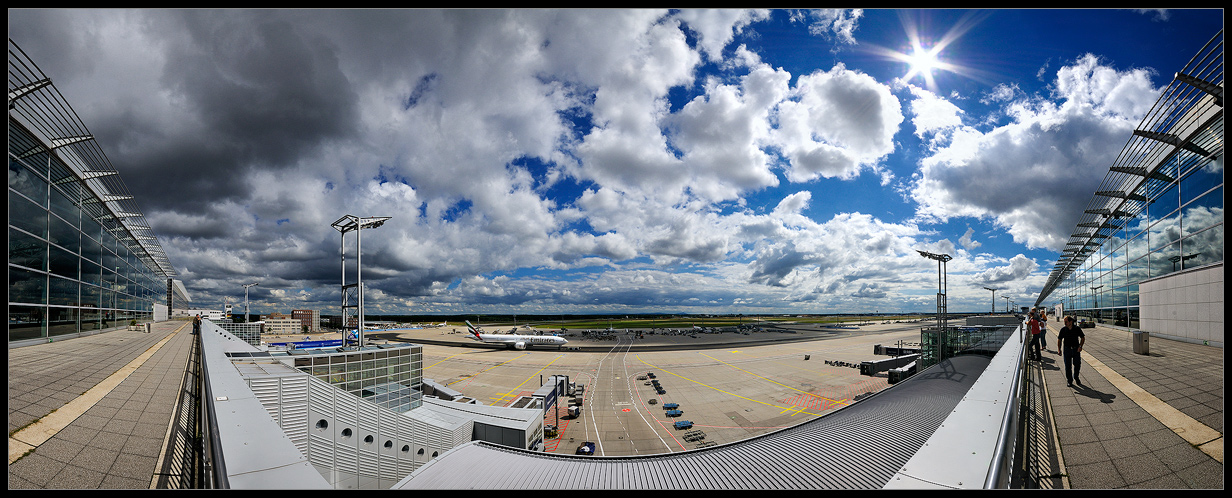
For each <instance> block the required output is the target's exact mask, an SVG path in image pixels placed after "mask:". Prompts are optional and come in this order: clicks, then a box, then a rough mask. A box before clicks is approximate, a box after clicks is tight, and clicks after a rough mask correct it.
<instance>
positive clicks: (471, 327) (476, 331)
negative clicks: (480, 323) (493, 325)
mask: <svg viewBox="0 0 1232 498" xmlns="http://www.w3.org/2000/svg"><path fill="white" fill-rule="evenodd" d="M466 328H467V329H469V330H470V331H471V335H474V336H475V338H476V339H479V329H477V328H475V326H474V325H471V321H470V320H467V321H466Z"/></svg>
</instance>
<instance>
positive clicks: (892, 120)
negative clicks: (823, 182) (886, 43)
mask: <svg viewBox="0 0 1232 498" xmlns="http://www.w3.org/2000/svg"><path fill="white" fill-rule="evenodd" d="M792 97H793V98H792V99H791V100H787V101H784V102H783V103H781V104H779V110H778V113H777V115H776V118H777V120H778V125H779V126H778V128H777V129H776V130H775V133H774V137H775V141H776V143H777V144H778V146H779V147H780V148H781V149H782V150H783V153H784V155H785V156H786V157H787V159H788V161H789V167H788V171H787V177H788V179H789V180H791V181H793V182H805V181H810V180H813V179H816V178H851V177H853V176H855V175H857V174H858V173H859V172H860V170H861V169H862V168H864V167H866V166H872V165H874V164H875V163H876V162H877V161H878V160H879V159H881V158H882V157H884V156H885V155H887V154H889V153H890V152H892V151H893V150H894V142H893V137H894V134H895V133H896V132H897V131H898V126H899V124H900V123H902V121H903V114H902V107H901V105H900V104H899V102H898V99H897V98H895V97H894V95H893V94H891V93H890V90H889V87H887V86H886V85H884V84H882V83H878V82H877V81H876V80H874V79H873V78H871V77H869V76H868V75H866V74H863V73H859V72H856V71H851V70H848V69H847V68H846V67H845V66H844V65H843V64H838V65H835V66H834V67H833V68H832V69H830V71H826V72H821V71H817V72H813V73H811V74H807V75H802V76H800V77H799V78H798V80H797V85H796V88H795V89H794V90H793V93H792Z"/></svg>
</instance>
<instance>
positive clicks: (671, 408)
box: [663, 403, 680, 410]
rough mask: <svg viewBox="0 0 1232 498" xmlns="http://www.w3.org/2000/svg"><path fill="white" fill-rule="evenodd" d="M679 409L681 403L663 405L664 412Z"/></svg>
mask: <svg viewBox="0 0 1232 498" xmlns="http://www.w3.org/2000/svg"><path fill="white" fill-rule="evenodd" d="M677 408H680V404H679V403H663V409H664V410H675V409H677Z"/></svg>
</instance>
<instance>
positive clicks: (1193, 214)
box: [1181, 186, 1223, 235]
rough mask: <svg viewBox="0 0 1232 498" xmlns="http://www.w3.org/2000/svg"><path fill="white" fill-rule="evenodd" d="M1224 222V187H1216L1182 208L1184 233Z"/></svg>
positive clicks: (1187, 233) (1182, 229)
mask: <svg viewBox="0 0 1232 498" xmlns="http://www.w3.org/2000/svg"><path fill="white" fill-rule="evenodd" d="M1220 223H1223V187H1222V186H1219V187H1216V188H1215V189H1214V190H1210V191H1209V193H1207V194H1206V195H1204V196H1202V197H1199V198H1197V199H1194V201H1193V202H1190V203H1189V204H1188V205H1186V206H1185V207H1184V208H1181V232H1182V233H1183V234H1184V235H1189V234H1192V233H1197V232H1200V231H1202V230H1205V229H1207V228H1209V227H1212V226H1215V225H1217V224H1220Z"/></svg>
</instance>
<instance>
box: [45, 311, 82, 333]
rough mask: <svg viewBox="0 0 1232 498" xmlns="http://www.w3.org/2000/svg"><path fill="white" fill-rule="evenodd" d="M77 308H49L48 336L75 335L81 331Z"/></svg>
mask: <svg viewBox="0 0 1232 498" xmlns="http://www.w3.org/2000/svg"><path fill="white" fill-rule="evenodd" d="M79 315H80V313H79V312H78V309H77V308H63V307H59V306H50V307H48V308H47V335H48V336H57V335H64V334H73V333H76V332H77V331H78V330H79V326H78V323H77V319H78V316H79Z"/></svg>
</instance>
